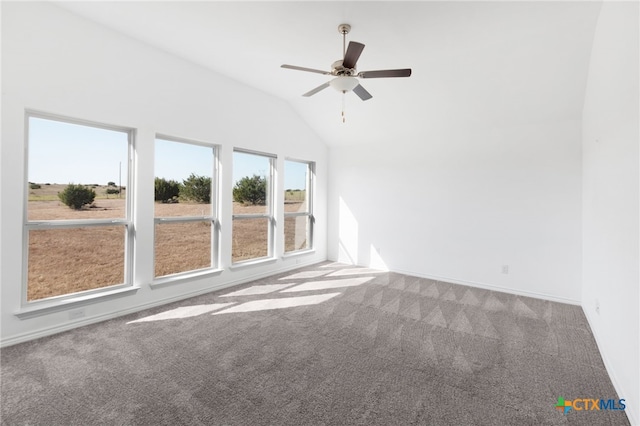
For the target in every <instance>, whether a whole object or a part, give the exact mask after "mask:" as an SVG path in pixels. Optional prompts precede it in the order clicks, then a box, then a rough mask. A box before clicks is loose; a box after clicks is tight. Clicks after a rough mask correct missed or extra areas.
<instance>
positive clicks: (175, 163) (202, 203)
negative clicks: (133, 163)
mask: <svg viewBox="0 0 640 426" xmlns="http://www.w3.org/2000/svg"><path fill="white" fill-rule="evenodd" d="M215 155H216V152H215V148H214V147H213V146H210V145H203V144H197V143H194V142H190V141H185V140H173V139H169V138H163V137H158V138H156V142H155V181H154V199H155V209H154V211H155V241H154V248H155V251H154V253H155V276H156V277H162V276H166V275H173V274H179V273H183V272H189V271H195V270H200V269H206V268H211V267H214V266H215V259H216V258H217V244H216V238H215V232H214V230H215V216H214V212H215V199H216V194H217V191H216V188H217V179H216V176H215V169H216V168H215V161H216V160H215V158H216V157H215Z"/></svg>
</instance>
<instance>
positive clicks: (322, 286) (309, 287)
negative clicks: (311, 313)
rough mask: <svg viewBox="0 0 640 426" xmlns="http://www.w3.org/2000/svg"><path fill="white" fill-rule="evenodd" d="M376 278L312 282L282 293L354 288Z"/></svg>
mask: <svg viewBox="0 0 640 426" xmlns="http://www.w3.org/2000/svg"><path fill="white" fill-rule="evenodd" d="M373 278H374V277H361V278H345V279H341V280H327V281H310V282H308V283H304V284H300V285H297V286H294V287H291V288H288V289H286V290H282V293H291V292H294V291H313V290H326V289H329V288H341V287H354V286H357V285H361V284H364V283H366V282H368V281H371V280H372V279H373Z"/></svg>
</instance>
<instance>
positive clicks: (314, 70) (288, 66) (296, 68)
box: [280, 64, 331, 75]
mask: <svg viewBox="0 0 640 426" xmlns="http://www.w3.org/2000/svg"><path fill="white" fill-rule="evenodd" d="M280 68H287V69H290V70H296V71H306V72H315V73H318V74H324V75H331V73H330V72H329V71H322V70H316V69H313V68H305V67H297V66H295V65H287V64H284V65H280Z"/></svg>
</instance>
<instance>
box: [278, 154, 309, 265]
mask: <svg viewBox="0 0 640 426" xmlns="http://www.w3.org/2000/svg"><path fill="white" fill-rule="evenodd" d="M287 161H288V162H294V163H301V164H306V165H307V170H308V174H307V188H306V191H307V193H306V194H305V196H306V198H307V211H306V212H287V211H286V210H285V209H284V202H285V196H284V195H283V198H282V204H283V209H282V210H283V213H284V221H285V222H286V220H287V218H288V217H302V216H307V220H308V221H309V244H308V247H307V248H303V249H298V250H291V251H287V246H286V236H284V233H285V232H286V229H285V226H283V227H282V233H283V236H284V247H283V252H284V254H283V256H284V257H287V256H295V255H297V254H303V253H306V252H310V251H313V250H314V226H315V221H316V220H315V216H314V214H313V198H314V192H315V191H314V188H315V186H314V185H315V176H316V163H315V161H307V160H299V159H296V158H289V157H286V158H285V159H284V173H286V172H287ZM284 191H285V192H286V188H284ZM283 194H284V192H283Z"/></svg>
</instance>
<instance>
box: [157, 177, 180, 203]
mask: <svg viewBox="0 0 640 426" xmlns="http://www.w3.org/2000/svg"><path fill="white" fill-rule="evenodd" d="M179 195H180V183H179V182H177V181H175V180H167V179H165V178H156V180H155V197H154V199H155V200H156V201H162V202H163V203H168V202H170V201H173V200H174V199H175V198H177V197H178V196H179Z"/></svg>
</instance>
